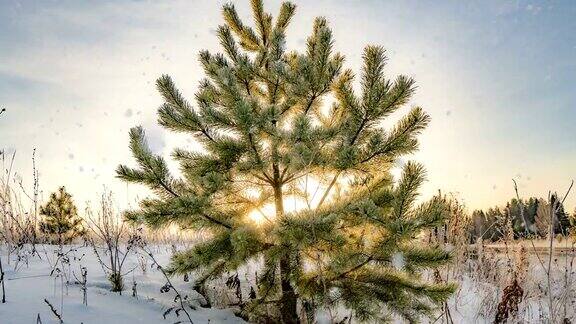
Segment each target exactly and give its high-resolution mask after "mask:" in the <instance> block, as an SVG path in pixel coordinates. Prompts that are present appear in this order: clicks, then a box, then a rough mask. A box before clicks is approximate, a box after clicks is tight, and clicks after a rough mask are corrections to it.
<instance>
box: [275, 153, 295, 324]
mask: <svg viewBox="0 0 576 324" xmlns="http://www.w3.org/2000/svg"><path fill="white" fill-rule="evenodd" d="M273 172H274V181H275V183H276V185H275V186H274V203H275V205H276V218H278V219H279V218H280V217H282V216H283V215H284V201H283V196H282V184H281V183H280V172H279V169H278V166H277V165H276V164H274V165H273ZM290 272H291V269H290V256H289V255H285V256H283V257H282V259H281V260H280V286H281V288H282V290H281V291H282V296H281V297H280V312H281V313H282V323H284V324H296V323H299V321H298V310H297V303H298V299H297V297H296V292H295V291H294V287H292V284H291V283H290Z"/></svg>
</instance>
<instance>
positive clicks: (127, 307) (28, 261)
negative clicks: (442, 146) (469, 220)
mask: <svg viewBox="0 0 576 324" xmlns="http://www.w3.org/2000/svg"><path fill="white" fill-rule="evenodd" d="M147 249H148V250H150V251H151V252H152V253H153V255H154V257H155V258H156V260H157V261H158V262H159V263H160V264H162V265H166V264H167V263H168V261H169V257H170V255H171V254H172V253H173V249H174V247H173V246H170V245H157V246H148V247H147ZM57 250H58V247H57V246H53V245H41V246H38V248H37V251H38V253H37V254H35V255H30V254H26V253H20V257H19V256H18V254H14V253H13V254H11V255H10V258H9V262H8V255H7V254H6V248H5V247H3V246H0V257H1V259H2V262H3V266H4V271H5V285H6V301H7V302H6V303H5V304H1V303H0V324H20V323H37V318H38V316H39V317H40V319H41V322H42V323H44V324H46V323H58V320H57V319H56V317H55V316H54V314H53V313H52V311H51V310H50V307H49V305H47V304H46V303H45V301H44V299H46V300H48V301H49V302H50V304H52V305H53V307H54V308H55V309H56V311H57V312H58V313H61V314H62V318H63V320H64V323H84V324H90V323H105V324H114V323H176V322H179V321H182V323H185V322H186V320H187V318H186V316H185V315H184V314H183V313H182V312H180V316H179V317H177V316H176V314H175V312H174V310H172V311H170V312H167V311H168V310H169V309H170V308H171V307H174V306H177V304H176V303H175V302H174V298H175V293H174V292H173V291H169V292H164V293H161V292H160V290H161V287H162V286H164V285H165V284H166V279H165V278H164V276H163V275H162V273H161V272H160V271H159V270H158V269H157V268H156V266H155V265H154V264H153V262H152V260H150V259H149V258H148V257H147V256H146V255H145V254H144V253H134V252H132V253H131V254H130V256H129V258H128V259H127V262H126V264H125V265H124V271H123V272H129V273H128V274H126V276H125V287H126V288H125V290H124V291H123V293H122V295H120V294H118V293H115V292H111V291H110V287H111V286H110V283H109V282H108V280H107V276H106V274H105V272H104V271H103V269H102V267H101V266H100V264H99V262H98V260H97V257H96V256H95V254H94V252H93V250H92V248H90V247H84V246H78V247H73V246H65V247H63V251H64V252H67V251H69V253H68V254H67V255H68V260H69V262H64V263H62V262H59V263H57V265H56V268H58V269H59V270H62V271H63V272H64V273H65V274H66V276H61V275H59V274H58V270H56V271H54V272H53V269H54V268H55V264H56V252H57ZM24 251H28V252H29V251H30V249H29V248H25V249H24ZM529 259H530V262H529V265H528V266H526V268H525V270H524V271H523V272H524V273H525V275H523V279H522V283H521V285H522V287H523V289H524V297H523V299H522V302H521V303H520V305H519V321H521V322H522V323H542V321H546V319H547V317H548V315H547V314H548V305H549V304H548V298H547V297H546V286H547V284H546V276H545V271H544V270H543V267H542V265H541V263H540V262H539V261H538V260H537V259H536V257H535V256H531V257H529ZM574 260H575V258H574V255H573V254H570V255H569V256H568V255H566V256H563V257H555V258H554V259H552V261H553V264H552V268H553V276H552V278H553V279H552V281H551V284H552V286H553V295H554V296H556V297H555V301H554V305H555V306H554V307H555V308H556V310H555V312H556V313H557V314H558V315H557V316H562V317H566V318H568V319H569V320H572V319H573V318H574V317H575V312H574V310H573V309H572V307H565V306H571V305H572V304H573V303H574V301H576V289H574V286H575V285H576V283H575V280H574V276H576V269H574V268H573V267H572V264H573V261H574ZM510 262H514V261H510V259H509V258H508V257H507V256H506V255H503V254H501V253H490V254H487V255H486V257H484V258H482V259H478V260H476V259H468V260H467V261H465V262H464V263H460V264H459V265H454V267H455V268H452V269H453V270H455V271H454V272H452V273H451V274H450V279H449V281H452V282H454V281H456V282H457V283H458V284H459V289H458V292H457V293H456V294H455V295H454V296H453V297H452V298H450V300H449V301H448V303H447V305H448V308H449V309H450V317H451V318H452V320H453V322H454V323H492V322H493V321H494V316H495V313H496V309H497V306H498V303H499V302H500V300H501V297H502V291H503V289H504V287H505V286H506V285H508V283H509V279H508V278H509V273H510V272H509V269H510V264H511V263H510ZM81 267H86V268H87V270H88V275H87V296H88V305H87V306H86V305H84V304H83V301H82V289H81V285H79V284H77V283H75V281H76V277H78V278H80V268H81ZM257 268H258V266H257V264H256V263H253V264H252V263H251V264H249V265H248V267H247V268H246V269H243V270H242V271H241V273H240V274H239V277H240V278H241V279H240V280H241V281H242V282H243V284H242V286H245V287H242V289H243V290H246V289H248V291H249V286H250V285H249V284H247V282H248V280H247V279H246V278H248V277H249V274H250V273H254V272H255V271H257ZM513 268H514V267H513ZM565 269H568V271H565ZM130 270H132V271H130ZM51 272H53V274H52V275H50V273H51ZM446 273H450V271H448V272H446ZM446 273H444V274H446ZM444 274H443V275H444ZM65 278H68V280H69V284H66V282H65V280H66V279H65ZM171 281H172V283H173V284H174V286H175V287H176V288H177V289H178V291H179V292H180V293H181V294H182V295H185V296H187V300H189V301H191V304H192V305H193V306H195V309H194V310H190V311H189V313H190V316H191V318H192V321H193V322H194V323H244V321H243V320H242V319H240V318H238V317H236V316H235V315H234V312H233V309H220V308H218V307H222V305H226V304H231V303H234V298H235V295H234V292H233V291H231V290H230V289H228V288H226V287H225V285H224V282H225V281H226V279H225V278H224V279H222V280H218V281H216V282H214V283H212V284H211V286H210V287H208V289H210V292H212V294H211V297H216V298H215V299H217V300H216V302H218V300H219V301H220V305H215V306H216V307H213V308H202V307H200V305H199V301H200V300H202V297H201V296H200V295H198V294H197V293H196V292H195V291H194V290H193V289H192V284H193V278H190V280H189V281H188V282H185V281H184V278H182V277H181V276H180V277H173V278H171ZM133 282H136V290H137V297H133V296H132V286H133ZM210 292H209V293H210ZM243 294H244V296H247V295H248V292H247V291H244V292H243ZM0 297H1V296H0ZM213 302H214V301H213ZM165 313H166V314H165ZM349 314H350V313H349V311H347V310H345V309H335V310H332V311H331V312H330V314H328V312H327V311H326V310H319V312H318V314H317V318H316V320H317V323H319V324H324V323H333V322H334V321H335V320H341V319H342V318H344V317H345V316H348V315H349ZM164 315H166V317H165V318H164ZM425 322H428V323H434V322H435V320H434V319H432V320H427V321H425ZM437 322H438V321H436V323H437Z"/></svg>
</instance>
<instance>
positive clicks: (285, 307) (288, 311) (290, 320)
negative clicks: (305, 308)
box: [280, 256, 299, 324]
mask: <svg viewBox="0 0 576 324" xmlns="http://www.w3.org/2000/svg"><path fill="white" fill-rule="evenodd" d="M289 274H290V260H289V258H288V256H284V257H283V258H282V259H281V260H280V277H281V286H282V297H281V299H280V300H281V301H280V302H281V304H280V312H282V322H283V323H284V324H296V323H299V321H298V311H297V309H296V306H297V298H296V292H295V291H294V288H293V287H292V284H290V279H289V278H288V276H289Z"/></svg>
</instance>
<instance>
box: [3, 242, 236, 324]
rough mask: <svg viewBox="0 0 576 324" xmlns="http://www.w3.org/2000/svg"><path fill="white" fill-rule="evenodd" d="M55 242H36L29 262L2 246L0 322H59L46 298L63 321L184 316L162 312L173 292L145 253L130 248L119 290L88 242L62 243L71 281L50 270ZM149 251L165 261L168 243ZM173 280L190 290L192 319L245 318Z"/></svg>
mask: <svg viewBox="0 0 576 324" xmlns="http://www.w3.org/2000/svg"><path fill="white" fill-rule="evenodd" d="M57 248H58V247H57V246H39V247H38V251H39V256H40V257H41V258H42V259H40V257H39V256H38V255H34V256H28V257H27V259H28V262H26V260H20V261H18V256H16V255H14V254H13V255H11V257H10V263H9V264H8V263H7V255H6V251H3V254H2V261H3V263H4V271H5V279H6V282H5V285H6V303H5V304H0V323H2V324H20V323H36V322H37V318H38V316H40V319H41V321H42V323H58V322H59V321H58V320H57V319H56V317H55V316H54V315H53V313H52V312H51V310H50V307H49V306H48V305H47V304H46V303H45V301H44V299H47V300H48V301H49V302H50V303H51V304H52V305H53V306H54V307H55V309H56V310H57V312H58V313H61V314H62V319H63V320H64V323H84V324H88V323H106V324H116V323H118V324H120V323H175V322H177V321H183V320H185V316H184V315H183V314H182V313H181V314H180V316H179V317H177V316H176V315H175V313H174V312H170V313H169V314H167V315H166V318H165V319H164V318H163V313H164V312H165V311H167V310H168V309H169V308H170V307H173V306H175V304H174V297H175V294H174V293H172V292H166V293H161V292H160V288H161V287H162V286H164V284H165V283H166V279H165V278H164V277H163V276H162V274H161V272H160V271H158V270H157V269H156V267H155V266H154V265H153V264H152V262H151V261H150V260H145V259H143V257H144V256H143V255H139V254H131V255H130V257H129V259H128V260H127V261H126V264H125V266H124V268H125V269H126V271H130V270H132V269H133V271H131V272H130V273H129V274H127V275H126V276H125V286H126V289H125V290H124V291H123V292H122V295H120V294H118V293H115V292H111V291H110V284H109V283H108V280H107V278H106V275H105V274H104V272H103V270H102V268H101V266H100V264H99V262H98V261H97V258H96V256H95V254H94V253H93V251H92V249H91V248H90V247H78V248H72V247H70V246H67V247H64V249H63V250H64V251H68V250H71V249H72V251H71V252H70V253H69V258H68V259H69V267H68V264H67V263H65V264H64V266H61V265H62V264H61V263H59V266H61V268H63V271H65V272H66V275H67V276H68V277H69V278H71V279H70V282H69V284H66V282H65V280H66V279H64V276H60V275H58V274H57V273H58V271H55V272H54V274H53V275H52V276H50V273H51V272H52V270H53V268H54V267H53V266H54V263H55V259H56V257H55V251H56V250H57ZM153 252H154V254H155V255H154V256H155V258H157V260H158V262H159V263H161V264H163V263H164V264H165V263H167V261H168V258H169V256H170V254H171V249H170V247H156V248H154V249H153ZM51 264H52V266H51ZM81 267H86V268H87V270H88V273H87V284H86V286H87V301H88V305H87V306H85V305H83V293H82V290H81V286H80V285H79V284H76V283H75V281H76V279H75V276H76V277H78V278H79V277H80V268H81ZM144 268H145V269H146V270H145V271H144V270H143V269H144ZM171 281H172V283H173V284H174V286H175V287H176V288H177V289H178V290H179V291H180V292H181V293H182V294H183V295H188V299H190V300H191V301H192V302H191V303H192V304H193V305H195V306H196V307H195V308H196V310H193V311H192V310H191V311H190V315H191V318H192V320H193V321H194V323H243V321H242V320H241V319H240V318H238V317H236V316H234V313H233V311H232V310H230V309H215V308H212V309H208V308H202V307H199V303H198V302H197V301H195V299H198V298H200V296H199V295H197V294H194V291H193V290H192V289H191V286H192V283H191V282H184V281H183V278H182V277H180V278H171ZM133 282H136V291H137V297H132V286H133Z"/></svg>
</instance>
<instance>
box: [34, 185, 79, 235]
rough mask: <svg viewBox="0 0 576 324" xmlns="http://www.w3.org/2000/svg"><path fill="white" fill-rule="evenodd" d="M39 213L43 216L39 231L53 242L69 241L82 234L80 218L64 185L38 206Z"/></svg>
mask: <svg viewBox="0 0 576 324" xmlns="http://www.w3.org/2000/svg"><path fill="white" fill-rule="evenodd" d="M40 215H42V216H44V220H43V221H42V222H41V223H40V231H41V232H42V233H44V234H46V235H48V236H49V239H50V240H51V241H52V242H53V243H58V244H65V243H70V242H71V241H72V240H73V239H74V238H76V237H78V236H80V235H82V234H84V228H83V226H82V219H81V218H79V217H78V212H77V209H76V206H75V205H74V201H73V200H72V195H70V194H69V193H68V192H66V188H64V187H60V188H59V189H58V191H57V192H54V193H52V194H51V195H50V199H49V200H48V202H47V203H46V205H44V206H42V207H40Z"/></svg>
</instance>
